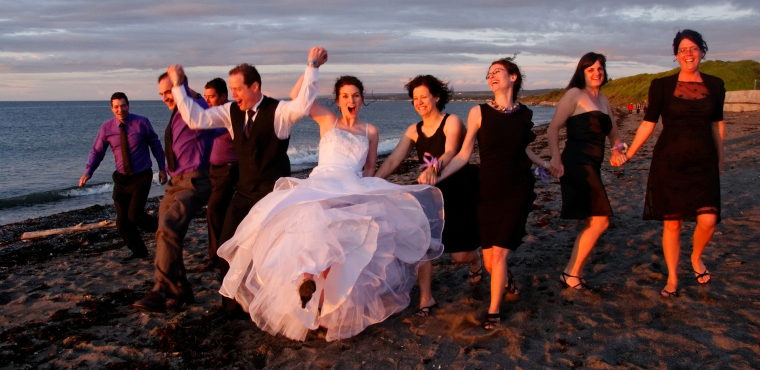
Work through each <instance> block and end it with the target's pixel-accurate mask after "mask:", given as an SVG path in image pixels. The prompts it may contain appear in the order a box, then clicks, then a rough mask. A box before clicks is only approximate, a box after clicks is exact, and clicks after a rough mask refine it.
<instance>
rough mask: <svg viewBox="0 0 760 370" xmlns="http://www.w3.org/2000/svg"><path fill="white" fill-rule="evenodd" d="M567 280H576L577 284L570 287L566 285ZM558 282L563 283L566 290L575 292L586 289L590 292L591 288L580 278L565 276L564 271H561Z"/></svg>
mask: <svg viewBox="0 0 760 370" xmlns="http://www.w3.org/2000/svg"><path fill="white" fill-rule="evenodd" d="M567 278H576V279H578V284H575V285H570V284H568V283H567ZM559 281H561V282H563V283H565V285H566V286H567V287H568V288H572V289H575V290H582V289H588V290H591V287H590V286H589V285H588V283H586V279H584V278H582V277H580V276H573V275H570V274H566V273H565V272H564V271H562V275H560V276H559Z"/></svg>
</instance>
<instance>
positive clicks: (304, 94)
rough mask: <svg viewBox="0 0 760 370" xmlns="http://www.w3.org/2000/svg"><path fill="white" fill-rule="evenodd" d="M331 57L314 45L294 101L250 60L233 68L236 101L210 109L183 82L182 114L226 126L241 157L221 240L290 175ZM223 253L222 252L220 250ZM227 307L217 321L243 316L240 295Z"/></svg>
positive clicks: (180, 75)
mask: <svg viewBox="0 0 760 370" xmlns="http://www.w3.org/2000/svg"><path fill="white" fill-rule="evenodd" d="M325 62H327V51H326V50H325V49H323V48H322V47H320V46H315V47H313V48H311V49H310V50H309V53H308V59H307V67H306V72H305V73H304V83H303V84H302V85H301V89H300V90H299V93H298V96H297V97H296V98H295V99H293V100H292V101H278V100H276V99H272V98H270V97H268V96H264V95H263V94H262V92H261V75H259V72H258V71H257V70H256V67H254V66H252V65H250V64H247V63H244V64H240V65H238V66H236V67H235V68H233V69H232V70H230V73H229V76H230V77H229V88H230V90H231V91H232V99H233V100H234V101H233V102H227V103H225V104H223V105H219V106H215V107H211V108H209V109H204V105H205V104H204V105H200V104H197V103H196V102H195V101H194V100H193V99H189V98H188V95H187V93H186V92H185V91H184V90H183V89H180V88H175V89H174V90H173V93H174V96H175V97H176V98H177V106H178V109H179V113H180V115H181V116H182V117H183V119H184V120H185V121H186V122H187V123H188V125H189V126H190V127H191V128H193V129H196V130H206V129H217V128H222V129H226V130H227V131H229V133H230V136H231V137H232V144H233V148H234V150H235V155H236V156H237V158H238V174H239V178H238V183H237V187H236V188H235V194H234V195H233V196H232V200H231V201H230V206H229V207H228V208H227V213H226V214H225V216H224V225H223V226H222V232H221V234H220V236H219V240H218V243H219V245H222V244H224V242H226V241H227V240H229V239H230V238H231V237H232V235H234V234H235V230H236V229H237V227H238V225H239V224H240V222H241V221H242V220H243V218H245V217H246V216H247V215H248V212H249V211H250V210H251V208H253V206H254V205H255V204H256V203H257V202H258V201H259V200H261V198H263V197H264V196H265V195H267V194H269V193H270V192H272V189H273V188H274V184H275V182H276V181H277V179H279V178H280V177H283V176H289V175H290V159H289V158H288V155H287V150H288V143H289V141H290V130H291V127H292V126H293V125H294V124H295V123H296V122H297V121H298V120H300V119H301V118H303V117H304V116H306V115H307V114H308V113H309V108H310V107H311V105H312V103H313V102H314V99H315V98H316V97H317V93H318V92H319V86H318V83H317V81H318V79H319V67H320V66H321V65H322V64H324V63H325ZM167 73H169V76H170V80H172V81H175V82H176V85H178V86H179V84H180V83H181V82H182V81H183V80H184V79H185V73H184V70H183V69H182V66H180V65H173V66H169V67H168V68H167ZM217 254H218V253H217ZM219 267H220V270H221V276H222V278H224V276H225V275H226V274H227V271H228V269H229V265H228V264H227V261H226V260H220V261H219ZM222 305H223V312H222V314H221V315H220V316H218V317H216V318H215V319H214V322H215V323H217V324H220V323H223V322H225V321H227V320H230V319H233V318H237V317H240V316H241V312H242V311H241V307H240V306H239V305H238V304H237V303H236V301H235V300H234V299H229V298H228V297H223V298H222Z"/></svg>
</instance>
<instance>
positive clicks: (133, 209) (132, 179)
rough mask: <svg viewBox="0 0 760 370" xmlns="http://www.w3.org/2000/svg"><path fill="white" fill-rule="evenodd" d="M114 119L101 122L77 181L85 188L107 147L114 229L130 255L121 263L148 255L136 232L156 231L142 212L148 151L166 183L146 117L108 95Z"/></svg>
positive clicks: (152, 221) (149, 172)
mask: <svg viewBox="0 0 760 370" xmlns="http://www.w3.org/2000/svg"><path fill="white" fill-rule="evenodd" d="M111 110H112V111H113V114H114V116H115V117H114V118H111V119H110V120H108V121H106V122H104V123H103V125H102V126H100V131H98V136H97V137H96V138H95V144H93V146H92V151H90V158H89V160H88V161H87V167H85V172H84V174H83V175H82V177H81V178H80V179H79V186H84V185H85V184H86V183H87V181H88V180H89V179H90V178H91V177H92V174H93V173H94V172H95V170H96V169H97V168H98V166H99V165H100V162H101V161H102V160H103V158H104V157H105V155H106V149H107V148H108V147H109V146H110V147H111V151H112V152H113V156H114V160H115V162H116V171H114V173H113V175H112V178H113V201H114V206H115V208H116V229H117V230H118V231H119V235H121V238H122V239H124V242H125V243H126V244H127V247H128V248H129V249H130V250H131V251H132V253H131V254H130V255H129V256H127V257H125V258H124V259H123V261H124V262H127V261H131V260H134V259H137V258H145V257H147V256H148V249H147V248H146V247H145V243H144V242H143V240H142V235H141V234H140V231H139V230H138V229H137V227H138V226H139V227H140V228H142V229H143V230H145V231H149V232H155V231H156V229H157V227H158V221H157V220H156V218H155V217H153V216H150V215H148V214H146V213H145V202H146V201H147V199H148V194H149V193H150V185H151V182H152V180H153V169H152V168H151V166H152V162H151V161H150V153H149V152H148V149H149V148H150V151H152V152H153V157H155V158H156V162H158V169H159V172H158V178H159V182H161V184H164V183H166V171H165V170H164V150H163V149H162V148H161V141H159V140H158V136H157V135H156V132H155V131H153V126H151V124H150V121H148V119H147V118H145V117H142V116H138V115H135V114H130V113H129V99H127V95H126V94H124V93H122V92H116V93H114V94H113V95H111Z"/></svg>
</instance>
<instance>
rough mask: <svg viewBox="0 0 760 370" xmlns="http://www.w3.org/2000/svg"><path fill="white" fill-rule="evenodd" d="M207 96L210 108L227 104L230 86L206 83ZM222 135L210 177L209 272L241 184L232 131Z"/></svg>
mask: <svg viewBox="0 0 760 370" xmlns="http://www.w3.org/2000/svg"><path fill="white" fill-rule="evenodd" d="M203 97H204V99H206V103H208V106H209V108H210V107H216V106H220V105H224V104H225V103H227V83H226V82H224V80H223V79H221V78H219V77H217V78H215V79H213V80H211V81H209V82H207V83H206V87H205V89H204V90H203ZM220 131H221V134H220V135H219V136H217V137H216V139H214V145H213V147H212V148H211V158H210V159H209V169H208V177H209V179H210V180H211V196H210V197H209V199H208V206H207V207H206V221H207V222H208V258H209V263H208V265H207V266H206V270H210V269H212V268H214V267H216V266H217V264H218V263H219V256H217V255H216V250H217V249H219V244H220V243H219V237H220V234H221V233H222V226H223V225H224V215H225V213H227V207H229V205H230V201H231V200H232V195H233V194H235V186H236V185H237V182H238V160H237V156H236V155H235V148H234V146H233V145H232V136H231V135H230V133H229V131H227V130H224V129H221V130H220Z"/></svg>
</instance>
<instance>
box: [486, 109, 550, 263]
mask: <svg viewBox="0 0 760 370" xmlns="http://www.w3.org/2000/svg"><path fill="white" fill-rule="evenodd" d="M480 112H481V116H482V121H481V123H480V130H479V131H478V148H479V150H480V202H479V203H478V222H479V223H480V240H481V245H482V247H483V249H488V248H491V247H492V246H497V247H502V248H507V249H511V250H516V249H517V247H519V246H520V245H521V244H522V238H523V237H524V236H525V235H527V232H526V231H525V224H526V223H527V221H528V214H529V213H530V211H531V210H532V206H533V201H534V200H535V199H536V193H535V192H533V186H534V185H535V183H536V179H535V177H534V176H533V174H532V173H531V171H530V168H531V165H532V163H531V161H530V159H529V158H528V155H527V154H526V153H525V148H527V147H528V144H530V143H531V142H532V141H533V140H535V139H536V135H535V134H534V133H533V132H532V131H531V129H532V128H533V122H532V121H531V119H532V118H533V111H531V110H530V109H528V107H526V106H524V105H522V104H521V105H520V108H519V109H518V110H517V111H516V112H513V113H511V114H507V113H502V112H500V111H497V110H496V109H494V108H493V107H491V106H490V105H488V104H481V105H480Z"/></svg>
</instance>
